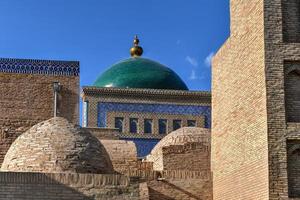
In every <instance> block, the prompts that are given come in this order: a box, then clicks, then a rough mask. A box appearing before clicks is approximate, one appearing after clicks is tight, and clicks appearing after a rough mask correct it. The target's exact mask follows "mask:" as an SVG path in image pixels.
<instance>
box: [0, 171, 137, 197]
mask: <svg viewBox="0 0 300 200" xmlns="http://www.w3.org/2000/svg"><path fill="white" fill-rule="evenodd" d="M0 199H1V200H2V199H3V200H7V199H13V200H43V199H45V200H46V199H47V200H48V199H53V200H55V199H57V200H60V199H66V200H82V199H86V200H104V199H109V200H119V199H124V200H127V199H128V200H129V199H130V200H138V199H139V184H138V183H137V182H131V181H130V180H129V178H127V177H124V176H122V175H100V174H97V175H95V174H43V173H14V172H10V173H8V172H5V173H3V172H2V173H0Z"/></svg>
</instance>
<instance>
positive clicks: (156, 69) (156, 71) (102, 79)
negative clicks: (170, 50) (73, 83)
mask: <svg viewBox="0 0 300 200" xmlns="http://www.w3.org/2000/svg"><path fill="white" fill-rule="evenodd" d="M94 86H97V87H117V88H149V89H169V90H188V88H187V86H186V85H185V83H184V82H183V81H182V80H181V78H180V77H179V76H178V75H177V74H176V73H175V72H174V71H173V70H171V69H170V68H168V67H166V66H164V65H162V64H160V63H157V62H154V61H152V60H149V59H145V58H141V57H132V58H129V59H126V60H123V61H121V62H119V63H117V64H114V65H113V66H112V67H110V68H109V69H108V70H107V71H105V72H104V73H103V74H102V75H101V76H99V77H98V78H97V80H96V82H95V83H94Z"/></svg>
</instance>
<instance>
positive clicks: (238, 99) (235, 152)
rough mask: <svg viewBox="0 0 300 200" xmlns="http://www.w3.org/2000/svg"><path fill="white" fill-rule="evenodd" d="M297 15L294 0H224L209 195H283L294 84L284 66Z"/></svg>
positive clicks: (295, 54) (294, 46)
mask: <svg viewBox="0 0 300 200" xmlns="http://www.w3.org/2000/svg"><path fill="white" fill-rule="evenodd" d="M299 22H300V18H299V1H296V0H291V1H289V0H264V1H262V0H250V1H243V0H232V1H231V36H230V38H229V39H228V40H227V42H226V43H225V44H224V46H223V47H222V48H221V49H220V51H219V52H218V53H217V55H216V57H215V58H214V60H213V84H212V85H213V86H212V109H213V115H212V123H213V125H212V136H213V137H212V168H213V173H214V180H213V183H214V198H215V199H270V200H275V199H289V197H288V176H287V174H288V173H287V171H288V170H287V169H288V168H287V145H286V140H288V139H290V138H293V140H299V139H300V137H299V134H300V129H299V125H297V124H296V123H295V122H296V121H297V118H298V117H299V112H298V111H297V107H298V102H297V100H295V99H297V98H298V97H299V95H297V94H299V92H298V91H299V90H298V89H299V84H298V76H297V73H295V72H292V73H286V71H287V69H288V68H290V66H291V63H294V64H292V65H294V66H295V63H299V61H300V43H297V42H299V29H300V23H299ZM288 74H289V75H288ZM285 75H288V76H285ZM291 107H292V109H291ZM295 111H296V113H294V112H295ZM286 119H288V121H286ZM289 120H290V121H289ZM287 122H293V123H287ZM290 178H293V177H290Z"/></svg>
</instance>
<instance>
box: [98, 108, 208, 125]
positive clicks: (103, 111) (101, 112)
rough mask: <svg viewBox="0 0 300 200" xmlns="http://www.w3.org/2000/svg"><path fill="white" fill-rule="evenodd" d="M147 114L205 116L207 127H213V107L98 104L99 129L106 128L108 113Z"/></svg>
mask: <svg viewBox="0 0 300 200" xmlns="http://www.w3.org/2000/svg"><path fill="white" fill-rule="evenodd" d="M112 111H116V112H118V111H119V112H145V113H157V114H179V115H193V116H197V115H198V116H199V115H203V116H205V127H206V128H210V127H211V107H210V106H196V105H174V104H136V103H110V102H100V103H98V127H106V115H107V112H112Z"/></svg>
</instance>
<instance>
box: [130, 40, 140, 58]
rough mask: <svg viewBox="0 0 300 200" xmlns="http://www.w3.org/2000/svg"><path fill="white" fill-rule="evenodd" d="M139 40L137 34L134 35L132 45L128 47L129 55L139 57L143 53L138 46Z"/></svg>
mask: <svg viewBox="0 0 300 200" xmlns="http://www.w3.org/2000/svg"><path fill="white" fill-rule="evenodd" d="M139 43H140V40H139V38H138V36H137V35H135V36H134V40H133V47H131V49H130V55H131V57H139V56H141V55H142V54H143V48H142V47H140V46H139Z"/></svg>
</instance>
